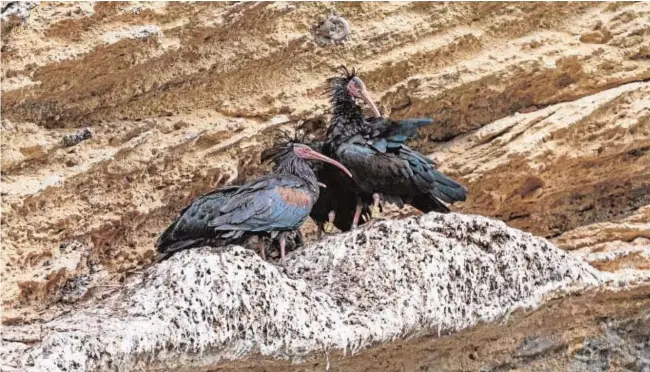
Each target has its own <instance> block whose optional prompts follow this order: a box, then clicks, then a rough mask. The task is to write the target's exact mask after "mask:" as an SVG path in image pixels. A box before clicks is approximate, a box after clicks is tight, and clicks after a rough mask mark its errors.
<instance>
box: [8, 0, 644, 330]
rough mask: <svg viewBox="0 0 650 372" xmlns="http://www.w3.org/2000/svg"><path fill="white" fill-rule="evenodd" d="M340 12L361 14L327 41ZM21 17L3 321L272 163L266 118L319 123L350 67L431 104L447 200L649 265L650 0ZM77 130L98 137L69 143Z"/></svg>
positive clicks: (79, 291) (43, 306)
mask: <svg viewBox="0 0 650 372" xmlns="http://www.w3.org/2000/svg"><path fill="white" fill-rule="evenodd" d="M4 9H5V6H3V10H4ZM332 11H337V12H338V14H339V15H341V16H342V17H344V18H345V19H347V20H348V22H349V25H350V29H351V33H350V35H349V36H348V38H347V40H343V41H341V42H337V43H329V44H328V43H320V42H317V40H315V39H314V34H313V29H314V25H318V24H319V22H322V21H323V20H325V19H326V18H327V17H328V15H329V14H330V13H332ZM15 14H17V15H19V16H16V15H11V16H10V15H9V14H8V15H7V17H4V16H3V21H2V106H1V110H2V174H1V176H2V236H1V237H2V256H1V258H2V276H1V278H0V279H1V280H2V285H3V290H2V306H3V314H2V322H3V324H25V323H30V322H34V321H40V320H47V319H49V318H51V317H53V316H56V315H59V314H61V313H65V312H67V311H70V309H71V307H73V306H76V305H77V304H78V303H80V302H83V301H85V300H89V299H91V298H96V297H103V296H107V295H108V293H110V292H111V291H113V290H115V288H118V287H119V286H120V283H121V281H122V280H124V278H125V277H126V276H128V275H132V274H133V273H134V272H137V271H138V270H140V269H141V268H142V267H143V265H146V264H147V263H148V262H150V260H151V258H152V256H153V253H154V252H153V241H154V240H155V239H156V237H157V235H158V234H159V232H160V231H161V230H162V229H163V228H164V227H165V226H166V225H167V224H168V223H169V221H170V220H171V218H172V217H173V216H174V215H175V214H176V213H177V211H178V210H179V209H180V208H181V207H182V206H183V205H184V204H185V203H187V202H188V201H189V200H190V199H191V198H193V197H194V196H196V195H197V194H199V193H202V192H204V191H207V190H209V189H211V188H213V187H216V186H220V185H225V184H228V183H233V182H239V181H241V180H244V179H246V178H248V177H250V176H252V175H255V174H259V173H260V172H262V171H263V168H261V167H260V166H259V162H258V158H259V152H260V150H261V149H262V148H263V147H264V146H265V145H266V144H268V141H269V135H268V134H269V131H270V130H272V129H273V128H275V127H278V126H293V125H296V124H297V123H298V122H300V121H301V120H306V119H318V118H324V119H325V120H327V114H328V110H327V108H328V102H327V98H326V97H325V96H323V95H322V91H323V88H324V82H325V79H326V78H327V77H329V76H331V75H332V74H334V73H335V72H334V68H335V67H337V66H338V65H341V64H345V65H347V66H356V67H357V68H360V69H361V77H362V78H363V79H364V81H365V82H366V84H367V86H368V88H369V90H370V92H371V93H372V94H373V96H374V98H375V99H376V101H377V102H378V104H379V107H380V109H381V110H382V112H383V113H384V114H386V115H391V116H393V117H396V118H403V117H413V116H424V115H428V116H431V117H433V118H435V119H437V120H439V124H438V125H435V126H432V127H430V128H428V129H427V130H426V131H423V133H421V135H420V136H419V137H418V138H417V139H416V140H415V141H413V143H412V145H413V146H414V147H415V148H417V149H419V150H421V151H423V152H425V153H427V154H430V155H431V157H432V158H433V159H435V160H437V161H438V162H439V164H440V168H441V169H442V170H443V171H444V172H446V173H448V174H450V175H452V176H453V177H455V178H456V179H458V180H460V181H462V182H463V183H465V184H466V185H467V186H468V188H469V190H470V194H469V198H468V200H467V201H466V202H465V203H463V204H457V205H455V206H454V210H455V211H459V212H466V213H476V214H481V215H484V216H489V217H492V218H496V219H500V220H503V221H504V222H506V223H507V224H508V225H510V226H512V227H516V228H519V229H522V230H524V231H528V232H531V233H533V234H535V235H538V236H542V237H546V238H549V239H550V240H551V241H552V242H553V243H555V244H557V245H558V246H559V247H561V248H563V249H566V250H570V251H571V253H572V254H573V255H576V256H577V257H581V258H584V259H585V260H587V261H588V262H590V263H591V264H592V265H593V266H594V267H596V268H598V269H599V270H603V271H605V272H610V273H613V274H614V275H619V276H620V278H622V279H621V280H626V281H627V280H633V281H638V280H643V279H644V278H648V276H649V273H650V4H649V3H644V2H637V3H570V4H565V3H451V4H443V3H390V4H389V3H381V4H370V3H334V4H329V3H310V4H289V3H242V2H237V3H168V4H167V3H137V2H123V3H100V2H97V3H54V2H42V3H40V4H37V5H36V6H34V7H31V5H30V7H26V8H25V9H24V11H22V12H18V13H15ZM25 15H27V16H25ZM21 17H22V18H21ZM315 122H318V120H316V121H315ZM84 128H89V129H90V131H91V132H92V138H89V139H86V140H84V141H82V142H79V143H78V144H76V145H73V146H66V145H64V137H65V136H68V135H71V134H74V133H77V132H78V131H80V130H82V129H84ZM314 130H315V131H317V132H318V130H319V128H315V129H314ZM629 293H630V294H629V296H628V297H626V296H625V295H617V296H621V297H617V298H619V300H617V301H620V302H625V301H627V300H629V301H634V295H633V294H632V292H629ZM617 306H618V305H617ZM621 306H624V305H621Z"/></svg>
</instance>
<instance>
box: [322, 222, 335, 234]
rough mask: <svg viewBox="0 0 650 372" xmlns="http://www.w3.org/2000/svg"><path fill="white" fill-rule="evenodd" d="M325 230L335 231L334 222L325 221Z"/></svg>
mask: <svg viewBox="0 0 650 372" xmlns="http://www.w3.org/2000/svg"><path fill="white" fill-rule="evenodd" d="M323 231H324V232H325V233H326V234H333V233H334V224H333V223H331V222H329V221H328V222H325V223H324V224H323Z"/></svg>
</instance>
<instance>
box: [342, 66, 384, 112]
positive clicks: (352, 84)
mask: <svg viewBox="0 0 650 372" xmlns="http://www.w3.org/2000/svg"><path fill="white" fill-rule="evenodd" d="M347 89H348V93H349V94H350V96H352V97H354V98H359V99H361V100H363V101H364V102H365V103H366V104H368V106H370V108H371V109H372V112H373V114H374V115H375V117H381V113H380V112H379V109H377V106H375V103H374V102H373V100H372V98H371V97H370V94H368V90H367V89H366V84H364V82H363V80H361V79H360V78H359V77H358V76H353V77H352V78H351V79H350V81H349V82H348V85H347Z"/></svg>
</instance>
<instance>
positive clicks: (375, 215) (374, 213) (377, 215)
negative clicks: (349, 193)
mask: <svg viewBox="0 0 650 372" xmlns="http://www.w3.org/2000/svg"><path fill="white" fill-rule="evenodd" d="M370 217H371V218H372V219H373V220H381V219H384V216H383V215H382V214H381V209H380V208H379V206H378V205H371V206H370Z"/></svg>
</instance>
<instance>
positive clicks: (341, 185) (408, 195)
mask: <svg viewBox="0 0 650 372" xmlns="http://www.w3.org/2000/svg"><path fill="white" fill-rule="evenodd" d="M329 82H330V84H331V103H332V121H331V125H330V127H329V128H328V132H327V138H326V140H325V143H324V144H323V147H322V151H323V154H325V155H327V156H330V157H332V158H333V159H336V160H338V161H340V162H341V163H342V164H343V165H344V166H345V167H346V168H348V169H349V170H350V171H351V172H352V174H353V176H354V181H352V180H346V179H344V178H343V177H341V175H340V174H339V173H338V171H336V170H334V169H332V168H330V167H325V168H326V169H328V171H327V172H331V174H328V178H329V179H330V183H332V184H333V185H335V187H336V188H337V189H345V190H350V191H351V192H353V193H355V194H356V195H357V206H356V210H361V209H362V208H363V207H364V204H365V202H364V200H367V199H368V195H372V196H373V197H372V200H373V206H371V211H372V212H373V214H377V212H378V210H377V207H378V205H379V199H380V198H381V199H384V200H385V201H391V202H395V203H397V204H398V205H400V204H401V203H408V204H411V205H412V206H414V207H416V208H417V209H419V210H421V211H423V212H430V211H437V212H443V213H444V212H448V211H449V208H448V207H447V206H446V205H445V203H449V204H451V203H454V202H456V201H463V200H465V199H466V194H467V189H466V188H465V187H463V186H462V185H460V184H459V183H457V182H456V181H454V180H452V179H450V178H449V177H447V176H445V175H444V174H442V173H441V172H439V171H438V170H437V169H436V168H435V164H434V163H433V162H432V161H431V160H430V159H428V158H427V157H426V156H424V155H422V154H420V153H419V152H417V151H415V150H413V149H411V148H409V147H408V146H407V145H406V143H405V142H406V140H407V139H408V138H410V137H412V136H413V135H414V134H415V133H417V130H418V128H420V127H422V126H426V125H430V124H432V123H433V120H432V119H429V118H422V119H407V120H400V121H393V120H390V119H385V118H381V117H380V116H379V112H378V110H377V108H376V106H374V103H373V102H372V99H370V97H369V95H368V93H367V91H366V89H365V85H364V83H363V81H361V79H359V77H357V76H356V75H355V73H354V71H352V72H349V71H348V70H347V69H345V68H344V74H343V76H338V77H335V78H332V79H330V80H329ZM356 98H360V99H362V100H364V101H365V102H366V103H368V104H369V105H371V107H372V109H373V111H374V112H375V115H376V116H375V117H374V118H366V117H365V116H364V115H363V111H362V109H361V107H360V106H359V105H358V104H357V102H356V100H355V99H356ZM328 186H329V185H328Z"/></svg>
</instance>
